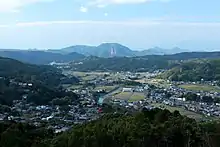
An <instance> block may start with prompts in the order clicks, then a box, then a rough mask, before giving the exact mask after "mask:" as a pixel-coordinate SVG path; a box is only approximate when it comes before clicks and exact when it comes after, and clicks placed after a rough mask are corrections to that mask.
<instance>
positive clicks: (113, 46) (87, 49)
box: [60, 43, 135, 58]
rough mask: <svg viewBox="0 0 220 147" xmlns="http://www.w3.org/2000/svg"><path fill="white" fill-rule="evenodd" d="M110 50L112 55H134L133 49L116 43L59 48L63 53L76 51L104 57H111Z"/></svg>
mask: <svg viewBox="0 0 220 147" xmlns="http://www.w3.org/2000/svg"><path fill="white" fill-rule="evenodd" d="M111 50H114V52H115V53H114V56H117V57H125V56H129V57H132V56H135V53H134V51H132V50H131V49H129V48H128V47H126V46H123V45H121V44H118V43H103V44H101V45H99V46H85V45H77V46H71V47H67V48H64V49H61V50H60V51H61V52H64V53H71V52H77V53H80V54H83V55H86V56H97V57H105V58H106V57H111Z"/></svg>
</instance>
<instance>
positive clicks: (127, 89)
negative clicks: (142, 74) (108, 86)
mask: <svg viewBox="0 0 220 147" xmlns="http://www.w3.org/2000/svg"><path fill="white" fill-rule="evenodd" d="M122 92H133V89H132V88H123V89H122Z"/></svg>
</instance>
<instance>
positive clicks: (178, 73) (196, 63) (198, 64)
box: [162, 59, 220, 81]
mask: <svg viewBox="0 0 220 147" xmlns="http://www.w3.org/2000/svg"><path fill="white" fill-rule="evenodd" d="M162 77H164V78H169V79H170V80H174V81H201V80H202V79H203V80H204V81H211V80H217V81H219V80H220V59H210V60H207V59H197V60H191V61H186V62H184V63H182V64H180V65H179V66H176V67H174V68H172V69H171V70H169V71H167V72H166V73H165V74H163V76H162Z"/></svg>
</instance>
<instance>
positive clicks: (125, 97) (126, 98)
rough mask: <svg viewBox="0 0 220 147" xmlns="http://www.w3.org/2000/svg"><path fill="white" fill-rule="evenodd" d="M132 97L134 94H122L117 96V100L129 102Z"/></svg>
mask: <svg viewBox="0 0 220 147" xmlns="http://www.w3.org/2000/svg"><path fill="white" fill-rule="evenodd" d="M131 96H132V92H121V93H119V94H117V95H115V98H118V99H124V100H128V99H130V97H131Z"/></svg>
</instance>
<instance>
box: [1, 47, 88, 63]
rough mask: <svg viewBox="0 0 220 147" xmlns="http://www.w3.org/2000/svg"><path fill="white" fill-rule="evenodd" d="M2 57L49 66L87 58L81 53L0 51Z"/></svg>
mask: <svg viewBox="0 0 220 147" xmlns="http://www.w3.org/2000/svg"><path fill="white" fill-rule="evenodd" d="M0 56H2V57H7V58H12V59H16V60H19V61H22V62H26V63H31V64H49V63H51V62H70V61H74V60H78V59H83V58H85V56H84V55H82V54H79V53H75V52H72V53H69V54H65V55H64V54H60V53H52V52H47V51H31V50H9V51H8V50H0Z"/></svg>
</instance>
